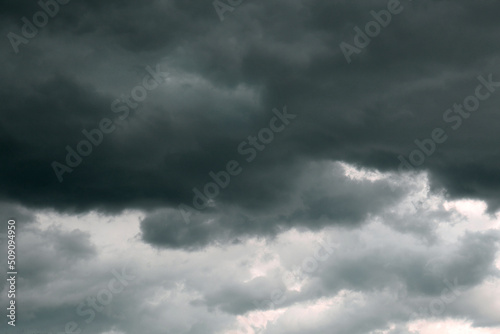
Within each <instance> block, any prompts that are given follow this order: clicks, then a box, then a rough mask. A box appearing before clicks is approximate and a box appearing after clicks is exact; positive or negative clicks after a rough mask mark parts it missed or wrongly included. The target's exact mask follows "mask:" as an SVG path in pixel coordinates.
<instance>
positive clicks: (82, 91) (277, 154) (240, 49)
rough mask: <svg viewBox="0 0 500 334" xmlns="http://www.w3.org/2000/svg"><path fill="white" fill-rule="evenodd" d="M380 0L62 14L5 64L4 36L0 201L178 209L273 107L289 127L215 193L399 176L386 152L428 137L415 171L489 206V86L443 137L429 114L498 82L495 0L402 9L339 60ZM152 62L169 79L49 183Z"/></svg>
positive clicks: (20, 11)
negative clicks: (125, 125)
mask: <svg viewBox="0 0 500 334" xmlns="http://www.w3.org/2000/svg"><path fill="white" fill-rule="evenodd" d="M21 3H22V4H24V2H17V3H16V4H15V5H14V4H11V5H7V7H6V8H5V10H4V11H3V14H2V16H3V17H4V19H3V20H2V22H3V24H2V31H4V32H8V31H13V32H18V33H19V32H20V28H21V27H20V26H21V21H20V18H19V17H20V16H22V15H25V16H28V17H29V15H30V14H31V13H33V12H34V11H35V9H36V6H33V5H28V4H29V3H30V2H26V6H24V5H23V6H21ZM384 3H385V2H383V1H370V2H365V3H363V4H362V5H361V4H350V3H346V2H339V3H332V4H326V3H323V2H321V1H292V2H290V1H281V2H275V3H273V4H269V3H266V2H245V3H243V4H241V6H239V7H238V9H237V12H234V13H229V12H228V13H226V15H227V18H226V19H225V20H224V21H223V22H220V21H219V20H218V17H217V15H216V13H215V10H214V9H213V7H212V5H211V4H209V3H207V4H200V3H199V2H194V1H188V2H179V1H146V2H141V3H136V2H120V3H118V2H113V1H108V2H104V3H103V2H85V3H81V2H70V3H69V4H67V5H64V6H62V7H61V9H60V15H58V16H56V17H55V18H54V19H51V21H50V22H49V23H48V24H47V26H46V27H44V28H42V29H40V32H39V34H38V35H37V36H36V38H34V39H33V40H31V41H30V42H29V44H27V45H24V44H22V45H20V47H19V48H20V50H19V54H15V53H14V52H13V50H12V48H9V47H8V46H9V44H10V43H9V42H8V40H7V39H6V41H5V46H6V48H4V49H3V50H4V51H3V52H2V57H3V58H4V62H3V63H4V65H5V66H4V69H3V73H2V83H1V85H2V87H3V88H2V90H1V95H2V101H3V103H4V107H3V108H2V114H1V127H2V129H3V131H2V133H3V135H2V138H1V147H2V156H5V157H8V159H5V160H4V162H3V163H2V167H1V168H2V173H1V175H2V180H1V181H2V184H3V185H4V186H3V187H2V190H1V191H2V196H3V197H4V198H6V199H9V200H15V201H21V202H23V203H25V204H27V205H30V206H37V207H47V206H50V207H54V208H57V209H60V210H78V211H81V210H86V209H90V208H99V209H103V210H120V209H123V208H125V207H137V208H146V207H155V206H156V207H157V206H158V205H160V204H161V205H176V204H179V203H186V204H190V202H191V199H192V196H193V193H192V188H193V187H195V186H200V185H201V186H202V185H203V184H205V183H206V182H207V181H208V180H209V179H208V177H207V176H208V172H209V171H210V170H216V169H220V168H222V167H223V166H224V164H225V163H226V162H227V161H229V160H231V159H233V158H235V157H236V158H241V157H240V156H238V153H237V146H238V144H239V143H240V142H241V141H243V140H245V138H246V137H247V136H248V135H251V134H254V133H256V132H257V131H258V130H259V129H260V128H262V126H263V125H264V124H266V122H267V121H268V119H269V118H270V117H271V115H272V113H271V110H272V108H274V107H277V108H281V107H282V106H283V105H287V106H288V110H289V111H290V112H292V113H294V114H297V115H300V124H295V126H292V127H290V128H289V129H287V131H286V133H283V134H282V136H279V138H276V140H275V142H273V143H272V145H270V146H269V148H268V149H266V151H265V154H262V155H261V156H259V157H258V160H256V161H254V162H253V164H252V165H251V166H249V167H248V170H247V171H245V173H243V174H242V175H241V176H240V177H239V178H238V179H237V180H235V181H234V182H232V183H231V186H230V189H228V193H231V194H232V196H230V195H228V194H222V195H221V196H220V198H219V200H221V201H223V202H226V203H229V204H231V205H237V206H245V205H247V204H248V202H249V201H252V202H255V205H258V206H260V205H263V204H264V203H265V204H266V205H270V203H273V202H276V201H279V198H280V197H281V196H280V194H281V193H282V192H286V191H287V190H288V189H287V188H288V185H289V184H290V183H293V180H294V178H296V177H297V173H301V169H302V168H303V164H304V163H305V162H308V161H315V160H318V159H321V160H323V159H328V160H332V161H335V160H343V161H346V162H349V163H354V164H361V165H364V166H369V167H375V168H379V169H383V170H397V168H398V166H399V161H398V159H397V156H398V155H399V154H403V155H404V156H406V157H408V155H409V154H410V152H411V151H412V150H414V149H415V148H416V146H415V144H414V143H413V141H414V140H415V139H417V138H418V139H424V138H426V137H429V136H430V134H431V132H432V130H433V129H434V128H436V127H441V128H444V129H445V130H446V131H447V133H448V135H449V139H448V141H447V142H446V143H444V144H443V145H441V146H440V147H438V149H437V151H436V153H435V154H433V155H432V156H430V157H428V158H426V161H425V163H424V164H423V165H422V166H421V167H420V168H421V169H427V170H429V171H430V173H431V175H432V177H433V181H434V182H435V184H439V185H442V186H444V187H446V189H448V191H449V192H450V194H451V195H453V196H466V197H476V198H481V199H485V200H487V201H488V203H489V204H490V206H491V208H492V210H494V209H496V208H497V206H498V202H497V198H498V193H497V188H498V187H497V186H498V177H497V176H495V175H497V174H499V173H498V170H497V169H496V168H497V167H496V166H497V165H498V161H497V154H496V153H495V152H496V151H497V150H496V149H495V147H496V144H497V142H498V138H497V137H498V135H497V133H498V131H496V127H495V126H496V125H495V124H496V122H495V119H496V118H497V116H496V115H497V112H496V103H495V102H496V101H498V97H497V94H496V93H493V94H492V96H491V98H489V99H488V100H487V101H485V102H483V103H482V105H481V107H480V110H478V111H477V112H474V113H473V114H472V115H471V116H470V118H469V119H464V122H463V125H462V126H461V127H460V128H459V129H457V130H455V131H453V130H451V129H450V123H446V122H444V121H443V119H442V115H443V113H444V111H445V110H446V109H447V108H449V107H452V105H453V104H454V103H461V102H462V101H463V100H464V98H465V97H467V96H468V95H470V94H471V93H473V91H474V88H475V87H476V83H477V80H476V77H477V76H478V75H483V76H485V77H487V76H488V75H489V74H490V73H491V74H493V78H494V79H495V80H496V79H497V78H500V75H499V74H498V72H497V66H496V59H497V53H498V50H497V49H498V47H497V46H496V43H494V40H495V39H494V37H495V36H496V35H497V34H498V27H496V24H495V23H494V22H493V21H492V20H491V19H490V14H489V13H491V12H494V11H495V9H496V8H497V7H498V4H496V3H494V2H488V1H486V2H482V3H481V4H479V3H474V4H472V3H469V2H465V1H461V2H443V1H426V2H423V3H422V2H419V3H411V4H408V3H402V5H403V7H404V11H403V12H402V13H401V14H400V16H394V17H393V22H391V25H390V26H389V27H387V28H386V29H384V30H383V31H382V32H381V33H380V35H379V36H378V37H376V38H374V39H373V41H372V42H371V44H370V46H369V47H367V48H366V49H364V50H363V52H362V53H361V54H359V55H354V56H353V61H352V63H351V64H347V62H346V60H345V59H344V56H343V55H342V52H341V51H340V49H339V46H338V45H339V43H340V42H341V41H347V42H349V43H352V40H353V38H354V34H355V33H354V31H353V30H352V28H353V27H354V26H355V25H358V26H362V25H363V24H364V22H368V20H369V19H370V16H369V11H370V10H371V9H377V8H383V5H384ZM78 13H86V15H78ZM443 13H446V15H443ZM483 16H484V17H485V18H484V19H481V20H479V19H478V17H483ZM112 59H113V60H112ZM158 63H159V64H161V66H162V68H163V69H164V70H166V71H168V72H171V73H172V80H171V81H169V82H168V84H165V85H163V86H161V87H160V88H158V89H157V90H155V91H153V92H151V93H150V94H149V95H150V96H149V97H148V99H147V100H146V101H145V102H144V103H142V105H141V107H140V108H141V112H140V114H139V115H135V114H134V115H133V117H132V116H131V117H130V118H129V119H127V121H128V122H129V123H130V124H129V129H127V130H121V129H120V131H119V132H115V133H112V134H111V135H107V136H106V138H105V140H104V143H103V144H102V145H101V146H99V147H97V148H95V149H94V152H93V153H92V155H91V156H89V157H88V158H85V160H84V162H83V163H82V164H81V165H80V166H79V167H78V168H76V169H75V170H74V171H73V172H72V173H71V174H69V173H66V174H64V175H63V177H64V181H63V182H62V183H59V182H58V179H57V177H56V175H55V173H54V170H53V169H52V167H51V163H52V162H53V161H59V162H61V163H64V160H65V156H66V150H65V147H66V145H69V146H70V147H73V148H76V145H77V144H78V142H79V141H80V140H82V139H84V137H83V135H82V134H81V131H82V130H84V129H88V130H90V129H92V128H95V127H97V126H98V124H99V121H100V120H101V119H102V118H105V117H109V118H112V119H114V118H115V116H117V115H115V114H114V113H113V112H112V111H111V109H110V104H111V102H112V101H114V100H115V99H116V98H118V97H119V96H120V94H128V93H129V92H130V89H131V88H132V87H134V86H135V85H136V84H138V83H140V82H141V80H142V77H143V76H144V75H145V74H146V72H145V70H144V68H145V66H147V65H150V66H152V67H154V65H155V64H158ZM271 165H272V166H273V168H269V166H271ZM256 178H257V179H262V180H267V182H272V184H273V190H270V189H265V188H266V187H265V186H264V185H265V184H267V182H264V183H261V182H253V181H252V180H255V179H256ZM28 185H29V186H28ZM234 194H237V195H234ZM259 200H260V202H259Z"/></svg>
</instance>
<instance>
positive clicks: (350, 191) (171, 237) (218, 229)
mask: <svg viewBox="0 0 500 334" xmlns="http://www.w3.org/2000/svg"><path fill="white" fill-rule="evenodd" d="M305 170H307V172H305V173H303V174H302V175H296V178H297V179H296V180H294V181H293V183H291V184H289V185H288V187H289V191H288V193H287V194H286V196H285V195H283V198H282V199H281V200H280V201H276V202H275V203H276V206H277V207H278V208H279V209H278V210H277V209H276V208H275V207H272V208H268V209H267V210H265V209H262V208H260V210H259V211H258V213H257V214H256V212H257V210H256V209H255V208H250V209H248V210H242V209H240V210H238V211H235V210H234V208H232V207H229V206H225V205H222V206H219V205H216V207H212V208H207V209H205V210H200V211H195V210H190V211H184V212H183V210H171V209H166V210H161V211H159V212H156V213H153V214H150V215H148V216H146V218H145V219H144V220H143V221H142V222H141V231H142V238H143V239H144V240H145V241H146V242H148V243H151V244H153V245H155V246H159V247H167V248H186V249H197V248H200V247H204V246H206V245H208V244H212V243H217V242H239V240H240V239H241V238H246V237H249V236H253V235H258V236H264V237H275V236H276V235H278V234H279V233H280V232H283V231H285V230H287V229H290V228H294V227H295V228H301V227H307V228H309V229H312V230H319V229H322V228H324V227H325V226H328V225H338V226H343V227H357V226H359V225H360V224H362V223H364V222H365V219H367V218H368V217H370V216H375V215H377V214H380V213H382V212H384V211H385V210H386V209H387V208H388V207H391V206H393V205H395V204H397V203H398V202H399V201H401V200H402V198H403V197H404V195H405V194H407V193H408V191H409V187H408V185H407V184H405V183H403V182H402V180H400V181H401V183H400V185H399V186H395V185H394V184H393V183H392V182H393V181H394V180H389V179H381V180H376V181H369V180H363V181H360V180H352V179H349V178H347V177H346V176H345V175H344V169H343V168H342V167H341V166H340V165H339V164H330V163H317V164H311V165H310V166H308V167H307V168H306V169H305ZM236 182H237V181H236ZM183 215H185V216H187V217H188V218H189V219H188V220H186V219H185V217H183ZM397 225H400V223H399V222H398V224H397ZM406 228H407V229H410V228H408V227H406ZM403 229H404V228H403Z"/></svg>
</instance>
